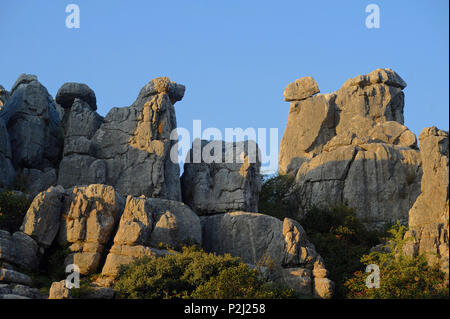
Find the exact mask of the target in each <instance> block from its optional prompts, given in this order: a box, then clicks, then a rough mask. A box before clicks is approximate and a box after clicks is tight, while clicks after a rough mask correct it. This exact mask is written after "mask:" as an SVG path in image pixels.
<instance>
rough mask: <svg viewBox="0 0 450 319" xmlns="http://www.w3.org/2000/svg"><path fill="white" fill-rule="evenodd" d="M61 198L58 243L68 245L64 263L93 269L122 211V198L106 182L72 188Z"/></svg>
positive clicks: (98, 261) (83, 271) (98, 262)
mask: <svg viewBox="0 0 450 319" xmlns="http://www.w3.org/2000/svg"><path fill="white" fill-rule="evenodd" d="M68 193H69V194H68V195H67V196H66V197H65V198H64V208H63V214H62V218H61V225H60V230H59V235H58V242H59V244H60V245H61V246H67V245H70V246H69V250H70V254H69V256H68V257H67V258H66V260H65V264H66V265H68V264H76V265H78V266H79V268H80V273H81V274H88V273H93V272H95V271H96V270H97V269H98V268H99V267H100V260H101V257H102V255H103V254H104V252H105V249H106V247H105V246H106V245H107V244H108V242H109V240H110V238H111V237H112V236H113V232H114V230H115V227H116V225H117V223H118V222H119V219H120V216H121V213H122V210H123V199H122V197H121V196H120V195H119V194H117V193H116V192H115V191H114V188H112V187H111V186H107V185H101V184H92V185H89V186H81V187H74V188H73V189H72V190H70V191H69V192H68Z"/></svg>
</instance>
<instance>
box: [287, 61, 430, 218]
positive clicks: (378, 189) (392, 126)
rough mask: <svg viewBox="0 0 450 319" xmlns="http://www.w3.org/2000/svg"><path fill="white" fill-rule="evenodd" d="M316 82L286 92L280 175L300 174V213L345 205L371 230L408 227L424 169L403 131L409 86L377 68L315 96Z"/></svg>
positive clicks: (411, 136)
mask: <svg viewBox="0 0 450 319" xmlns="http://www.w3.org/2000/svg"><path fill="white" fill-rule="evenodd" d="M312 81H314V80H312V78H307V80H301V79H300V80H297V81H296V82H295V83H294V84H295V85H294V86H293V85H292V84H290V85H288V87H287V88H286V90H285V93H284V95H285V99H286V100H287V101H291V106H290V110H289V119H288V123H287V126H286V130H285V132H284V135H283V138H282V141H281V147H280V154H279V172H280V173H281V174H293V175H295V176H296V183H297V188H298V192H297V193H296V194H297V196H298V197H297V198H294V199H293V200H295V201H297V203H298V205H299V215H300V216H302V215H303V214H304V213H305V212H307V211H308V210H309V209H310V208H312V207H313V206H318V207H328V206H330V205H337V204H346V205H348V206H350V207H353V208H355V209H356V212H357V215H358V217H360V218H361V219H362V220H364V221H365V222H366V223H367V224H368V225H370V226H372V227H379V226H382V225H383V224H384V223H386V222H392V221H394V222H395V221H396V220H400V221H402V222H403V223H405V224H407V220H408V210H409V209H410V208H411V206H412V205H413V203H414V201H415V200H416V198H417V196H418V195H419V193H420V178H421V174H422V169H421V157H420V153H419V151H418V149H417V142H416V138H415V135H414V134H413V133H412V132H411V131H409V130H408V129H407V128H406V127H405V126H403V107H404V93H403V91H402V89H403V88H405V86H406V83H405V82H404V81H403V80H402V79H401V78H400V76H399V75H398V74H397V73H395V72H394V71H392V70H390V69H378V70H375V71H373V72H371V73H369V74H368V75H364V76H358V77H356V78H354V79H349V80H348V81H347V82H345V84H344V85H343V86H342V88H340V89H339V90H338V91H336V92H334V93H330V94H316V95H313V94H315V93H317V92H318V88H317V84H314V83H315V82H314V83H312ZM303 83H305V84H304V85H305V87H303V86H302V84H303ZM311 88H314V89H311ZM299 97H301V98H299Z"/></svg>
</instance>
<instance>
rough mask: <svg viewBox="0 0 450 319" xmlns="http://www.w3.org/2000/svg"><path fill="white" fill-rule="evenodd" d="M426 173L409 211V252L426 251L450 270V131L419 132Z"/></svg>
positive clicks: (442, 266) (433, 260)
mask: <svg viewBox="0 0 450 319" xmlns="http://www.w3.org/2000/svg"><path fill="white" fill-rule="evenodd" d="M419 143H420V154H421V156H422V166H423V176H422V182H421V194H420V195H419V197H418V198H417V200H416V202H415V203H414V205H413V207H412V208H411V210H410V211H409V231H408V232H407V234H406V235H405V237H406V238H408V239H409V240H408V242H407V245H406V247H407V250H406V252H407V253H408V254H409V255H411V256H415V255H417V254H425V255H426V257H427V259H428V261H429V262H431V263H435V262H439V263H440V266H441V269H442V270H443V271H445V272H446V273H447V276H448V273H449V269H448V263H449V261H448V254H449V180H448V178H449V168H448V158H449V140H448V132H445V131H442V130H439V129H437V128H436V127H430V128H425V129H423V131H422V132H421V133H420V135H419Z"/></svg>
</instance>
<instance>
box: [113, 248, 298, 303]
mask: <svg viewBox="0 0 450 319" xmlns="http://www.w3.org/2000/svg"><path fill="white" fill-rule="evenodd" d="M114 289H115V290H116V292H117V294H118V295H119V296H120V297H121V298H132V299H141V298H142V299H149V298H167V299H171V298H211V297H213V298H257V297H258V298H264V297H267V298H271V297H272V296H274V297H276V296H289V292H290V291H287V290H286V291H284V290H280V289H275V288H272V287H270V286H268V285H267V284H266V283H265V282H264V281H263V280H262V279H261V277H260V276H259V273H258V272H257V271H256V270H251V269H250V268H249V267H248V266H247V265H245V264H242V263H240V262H239V259H238V258H234V257H231V256H230V255H225V256H217V255H216V254H211V253H205V252H204V251H202V250H199V249H198V248H195V247H183V249H182V252H181V253H173V254H169V255H166V256H164V257H160V258H153V257H143V258H140V259H137V260H136V261H135V262H133V263H132V264H129V265H125V266H121V267H120V269H119V273H118V276H117V281H116V284H115V287H114Z"/></svg>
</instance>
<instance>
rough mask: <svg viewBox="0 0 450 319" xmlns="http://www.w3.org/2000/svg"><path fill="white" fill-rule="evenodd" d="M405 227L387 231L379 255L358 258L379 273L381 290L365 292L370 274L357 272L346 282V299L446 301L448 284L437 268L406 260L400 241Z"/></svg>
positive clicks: (421, 259) (417, 259)
mask: <svg viewBox="0 0 450 319" xmlns="http://www.w3.org/2000/svg"><path fill="white" fill-rule="evenodd" d="M405 231H406V227H405V226H401V225H400V224H399V223H397V225H395V226H393V227H392V229H391V230H390V231H389V233H390V240H389V242H388V244H387V245H386V247H385V248H384V249H383V250H382V251H375V252H371V253H370V254H366V255H364V256H363V257H362V258H361V262H362V263H363V264H364V265H369V264H375V265H377V266H378V267H379V269H380V287H379V288H367V287H366V278H367V276H368V275H369V273H365V272H363V271H357V272H355V273H354V276H353V277H352V278H350V279H349V280H347V282H346V283H345V286H346V287H347V288H348V294H347V297H348V298H366V299H381V298H408V299H410V298H449V290H448V282H447V281H446V279H445V274H444V273H443V272H442V271H441V270H440V269H439V266H438V265H437V264H435V265H431V266H430V265H428V263H427V261H426V259H425V256H423V255H420V256H418V257H409V256H405V254H404V253H403V245H404V243H405V240H404V239H403V237H404V234H405Z"/></svg>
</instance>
